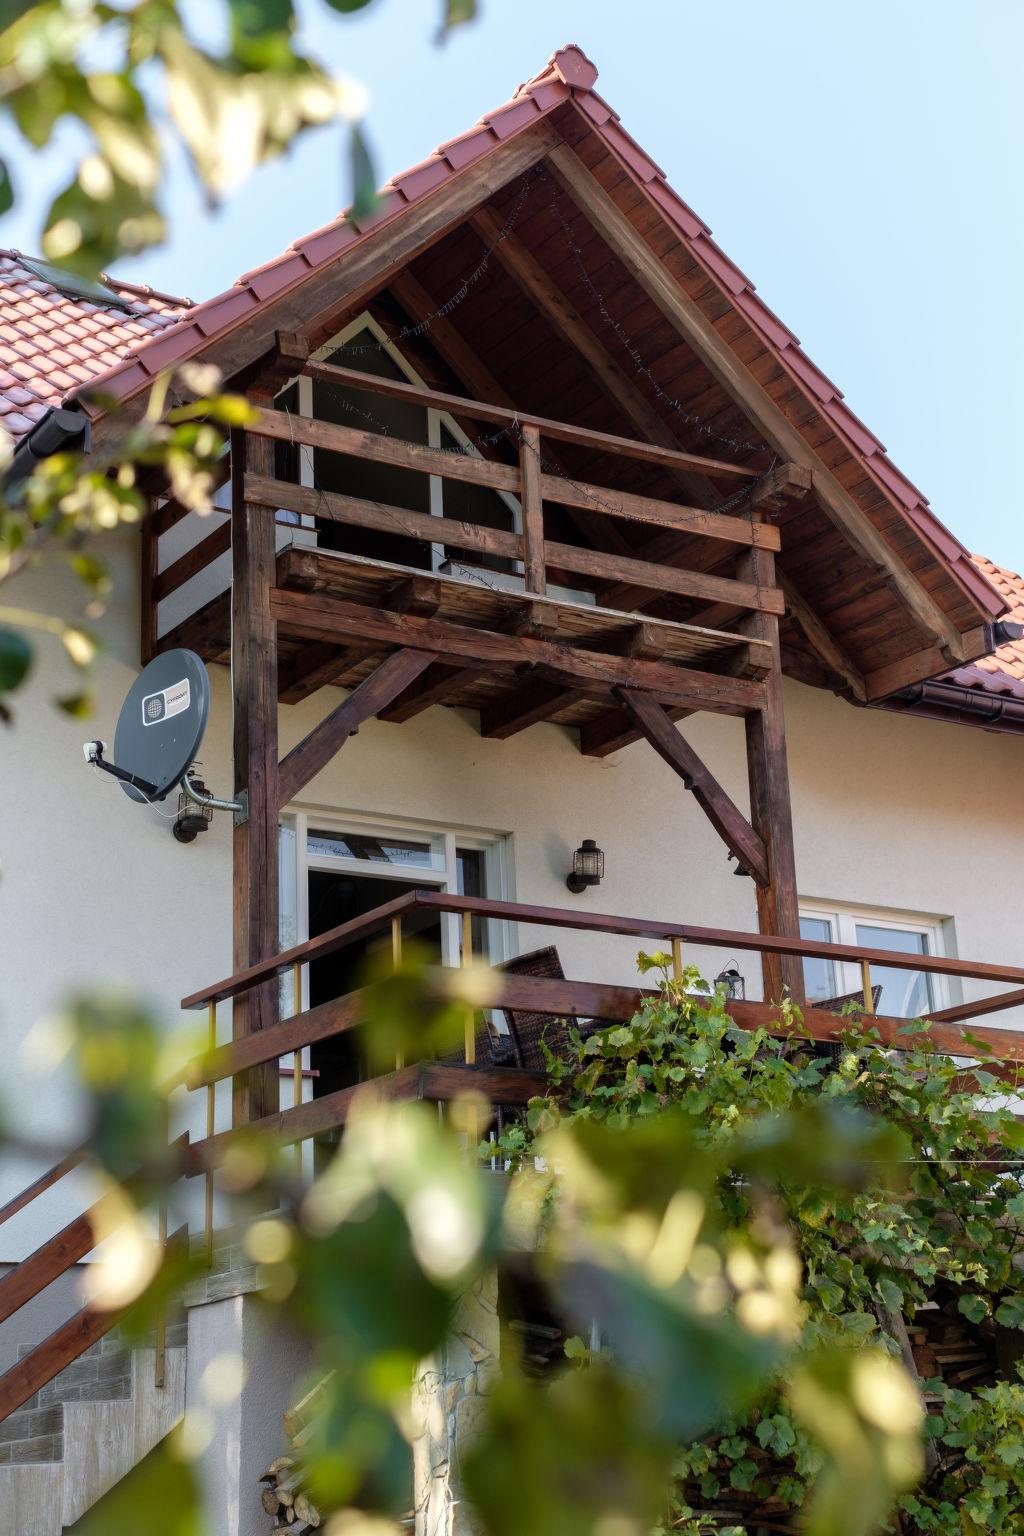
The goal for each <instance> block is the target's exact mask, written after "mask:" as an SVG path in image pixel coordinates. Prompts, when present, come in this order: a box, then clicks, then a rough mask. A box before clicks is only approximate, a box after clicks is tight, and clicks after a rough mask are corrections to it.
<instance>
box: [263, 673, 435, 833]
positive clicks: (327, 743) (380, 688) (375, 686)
mask: <svg viewBox="0 0 1024 1536" xmlns="http://www.w3.org/2000/svg"><path fill="white" fill-rule="evenodd" d="M435 659H436V657H435V655H434V653H433V652H432V651H419V650H412V649H403V650H400V651H395V652H393V654H392V655H390V656H388V657H386V659H385V660H384V661H382V662H381V664H380V666H379V667H377V668H376V669H375V670H374V671H373V672H371V673H370V675H369V677H367V678H365V679H364V680H363V681H362V682H361V683H360V684H359V686H358V688H354V689H353V690H352V692H351V693H350V694H349V695H348V696H347V698H345V699H343V700H342V702H341V703H340V704H339V705H338V706H337V708H336V709H332V710H331V712H330V714H329V715H326V716H325V717H324V719H323V720H321V721H320V722H319V724H318V725H315V726H314V727H313V729H312V730H311V731H310V733H309V735H308V736H306V737H304V738H303V740H302V741H300V742H299V744H298V746H295V747H293V748H292V750H291V751H290V752H289V753H288V755H287V757H284V758H282V760H281V765H280V769H279V771H278V793H279V797H280V803H281V804H282V805H287V804H288V803H289V801H291V800H294V798H295V796H296V795H297V794H299V793H300V791H301V790H303V789H304V788H305V786H306V785H307V784H308V783H309V781H310V779H312V778H315V777H316V775H317V774H318V773H319V772H320V770H321V769H322V768H326V766H327V764H328V763H329V762H330V761H331V758H332V757H334V756H335V755H336V754H337V753H338V752H340V751H341V749H342V747H343V746H344V745H345V743H346V741H347V740H348V739H349V737H350V736H352V735H354V734H355V732H356V731H357V730H358V729H359V727H360V726H361V725H362V724H363V722H364V721H365V720H369V719H370V718H371V716H373V715H375V714H377V712H378V710H381V709H383V708H384V707H385V706H386V705H388V704H390V703H391V701H392V700H393V699H395V698H397V697H398V695H399V694H400V693H401V692H402V690H403V689H404V688H407V687H408V686H409V684H410V683H411V682H413V681H414V679H415V678H417V677H419V675H420V673H421V672H423V671H425V670H426V668H427V667H429V666H430V664H431V662H433V661H434V660H435Z"/></svg>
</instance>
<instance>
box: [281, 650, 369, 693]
mask: <svg viewBox="0 0 1024 1536" xmlns="http://www.w3.org/2000/svg"><path fill="white" fill-rule="evenodd" d="M375 649H378V648H377V647H374V646H366V645H343V646H340V645H331V644H329V642H327V641H323V642H321V643H319V644H316V645H304V646H303V647H302V648H301V650H299V651H297V652H296V653H295V655H294V656H291V657H289V659H288V660H287V661H283V662H281V663H280V664H279V666H278V669H277V696H278V698H279V699H280V701H281V703H282V704H301V703H302V700H303V699H308V698H309V696H310V694H313V693H316V692H317V691H318V690H319V689H321V688H328V687H333V686H340V685H341V680H342V678H343V677H344V676H345V674H346V673H347V672H350V671H351V670H352V668H353V667H354V666H356V665H357V664H358V663H359V662H360V661H365V660H366V658H367V656H372V655H373V653H374V650H375Z"/></svg>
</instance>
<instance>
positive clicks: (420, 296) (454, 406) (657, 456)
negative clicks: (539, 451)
mask: <svg viewBox="0 0 1024 1536" xmlns="http://www.w3.org/2000/svg"><path fill="white" fill-rule="evenodd" d="M413 285H415V286H414V287H413ZM391 291H392V293H393V294H395V296H396V297H397V298H398V300H399V302H400V303H401V304H403V306H405V307H407V308H408V306H407V305H406V303H405V301H406V296H407V295H408V296H409V297H410V298H413V296H414V293H415V297H414V298H413V302H414V308H416V312H417V318H420V317H421V316H422V315H424V314H427V313H429V312H430V311H431V310H432V309H434V308H436V305H434V303H433V300H430V299H429V295H428V296H427V298H426V300H425V299H424V289H423V287H422V284H420V283H419V282H417V280H416V279H415V278H414V277H413V276H412V274H411V273H409V272H403V273H402V275H401V277H400V278H398V279H396V281H395V282H393V283H392V284H391ZM417 300H418V303H417ZM443 324H446V322H445V321H444V318H443V317H440V318H438V319H434V320H432V321H431V324H430V335H431V340H434V339H435V337H436V336H437V335H438V334H439V332H438V327H439V326H440V325H443ZM438 350H439V351H440V352H441V355H442V356H446V360H447V361H448V362H449V363H450V365H451V367H452V368H453V369H454V371H455V372H456V373H457V374H459V375H460V376H461V377H462V378H463V379H464V380H465V382H466V383H467V384H469V385H470V387H471V388H477V389H478V390H479V393H480V396H481V397H482V396H484V395H489V396H490V402H489V403H487V402H485V401H484V400H483V399H482V398H478V399H475V400H471V399H467V398H466V397H465V396H462V395H449V394H444V393H443V392H442V391H440V390H436V389H420V388H418V387H417V386H416V385H415V384H406V383H404V382H399V381H398V380H397V379H387V378H379V377H377V375H375V374H374V375H368V374H365V373H360V372H358V371H357V370H356V369H355V368H342V367H339V366H337V365H336V364H334V363H310V364H309V365H308V367H306V368H305V369H304V370H303V371H304V372H305V373H308V374H309V375H310V376H311V377H312V378H315V379H323V380H324V381H325V382H326V383H328V384H330V383H334V384H341V385H344V386H345V387H346V388H347V389H365V390H369V391H371V392H372V393H375V394H381V395H388V396H390V397H391V398H392V399H395V400H407V401H409V403H410V404H415V405H425V406H433V407H434V408H435V409H437V410H440V411H448V412H450V413H451V415H453V416H469V417H471V418H472V419H473V420H475V421H490V422H494V423H495V424H497V425H499V426H503V425H508V426H518V427H522V426H526V425H529V426H533V427H537V428H538V430H539V431H540V433H541V436H542V437H545V438H553V439H555V440H556V441H558V442H562V443H576V444H577V445H579V446H580V447H582V448H591V449H593V450H594V452H596V453H609V454H615V455H621V456H622V457H623V458H628V459H640V460H642V461H643V462H644V463H646V464H657V465H658V466H659V467H660V468H662V469H680V470H683V469H691V470H696V471H697V472H699V473H700V474H705V475H716V476H717V475H726V476H732V477H734V478H738V479H741V480H756V479H757V477H758V475H759V474H760V471H759V470H756V469H750V468H748V467H747V465H745V464H729V463H728V462H726V461H725V460H724V459H709V458H704V457H702V456H701V455H700V454H696V453H684V452H683V450H682V449H680V448H667V447H664V446H662V445H661V444H659V443H644V442H640V441H639V440H638V439H637V438H632V437H619V436H617V435H616V434H615V433H613V432H595V431H593V430H592V429H591V428H589V427H579V426H576V425H574V424H573V423H572V422H567V421H555V420H552V419H551V418H550V417H548V416H535V415H533V414H532V413H531V412H529V411H519V410H516V409H515V408H514V407H513V406H512V405H511V403H510V402H509V403H505V402H506V400H507V396H505V391H504V390H503V389H502V388H501V386H500V385H499V384H498V383H497V381H496V380H495V379H494V377H493V375H490V374H488V373H487V372H486V370H484V371H481V370H483V364H482V363H480V361H479V359H478V358H477V357H476V356H475V354H474V353H473V352H472V349H470V348H468V347H467V346H466V343H465V342H464V341H462V339H461V337H458V336H457V333H455V335H454V336H453V334H452V329H451V328H450V327H449V329H448V330H447V331H445V332H444V339H443V341H442V344H441V345H440V347H439V349H438ZM467 354H468V355H467ZM499 397H504V398H503V399H502V403H500V404H498V403H495V402H497V401H498V400H499Z"/></svg>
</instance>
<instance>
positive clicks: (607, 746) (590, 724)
mask: <svg viewBox="0 0 1024 1536" xmlns="http://www.w3.org/2000/svg"><path fill="white" fill-rule="evenodd" d="M665 713H666V714H667V715H668V717H669V719H670V720H672V721H679V720H685V719H686V717H687V716H688V715H692V714H693V713H694V711H693V710H692V709H679V708H675V709H666V711H665ZM639 740H640V729H639V727H638V726H637V723H636V721H635V719H634V718H633V716H632V715H631V714H629V712H628V711H627V710H625V709H622V708H621V707H620V708H618V709H610V710H609V711H608V713H607V714H604V715H600V716H599V717H598V718H597V719H596V720H588V721H587V722H586V723H585V724H584V725H581V726H580V751H581V752H582V753H583V754H584V756H586V757H610V756H611V754H612V753H613V752H621V751H622V749H623V747H629V746H632V744H633V742H634V741H639Z"/></svg>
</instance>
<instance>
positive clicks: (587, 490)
mask: <svg viewBox="0 0 1024 1536" xmlns="http://www.w3.org/2000/svg"><path fill="white" fill-rule="evenodd" d="M540 485H541V491H542V492H543V495H544V499H545V501H554V502H559V503H560V504H561V505H562V506H563V507H582V508H586V509H587V510H588V511H591V512H597V513H603V514H604V515H605V516H606V517H618V518H625V519H627V521H629V522H633V523H648V524H650V525H651V527H654V528H665V529H668V530H671V531H672V532H675V533H692V534H696V535H698V536H703V537H705V538H709V539H722V540H724V541H725V542H726V543H728V544H746V545H755V546H757V547H758V548H760V549H780V548H781V540H782V535H781V534H780V532H779V530H778V528H776V527H774V526H773V525H772V524H771V523H754V524H753V525H751V523H750V522H749V521H747V519H746V518H744V517H743V516H742V515H736V516H733V515H731V514H729V513H727V512H713V511H705V510H704V508H702V507H684V506H680V505H677V503H676V502H674V501H663V500H658V499H656V498H655V497H652V496H638V495H637V494H636V493H635V492H633V491H619V490H611V489H610V488H608V487H607V486H602V485H588V484H586V483H585V482H581V481H578V480H563V479H562V478H560V477H559V476H558V475H542V476H541V482H540ZM672 547H673V548H674V549H677V548H678V541H677V540H676V541H673V546H672ZM636 553H637V554H639V555H644V557H645V558H646V555H645V551H643V550H638V551H636ZM679 558H680V560H682V559H684V558H685V555H680V556H679Z"/></svg>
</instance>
